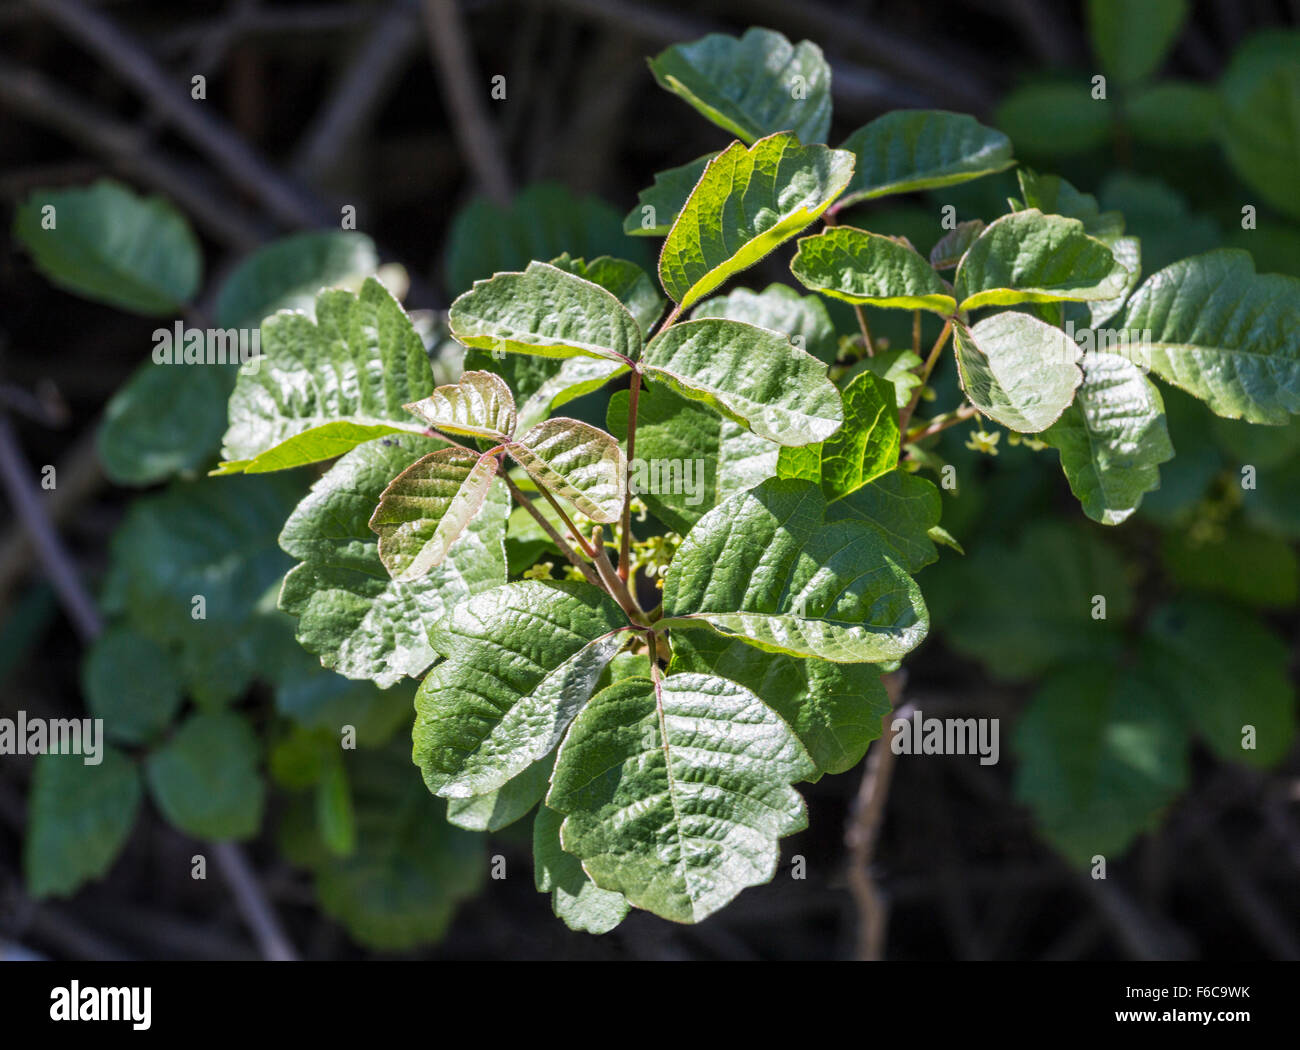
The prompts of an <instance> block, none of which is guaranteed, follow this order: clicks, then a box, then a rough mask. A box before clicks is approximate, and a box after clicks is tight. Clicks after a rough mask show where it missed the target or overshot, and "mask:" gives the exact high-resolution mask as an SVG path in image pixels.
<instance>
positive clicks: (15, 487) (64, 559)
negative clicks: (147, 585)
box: [0, 413, 296, 960]
mask: <svg viewBox="0 0 1300 1050" xmlns="http://www.w3.org/2000/svg"><path fill="white" fill-rule="evenodd" d="M0 480H3V482H4V487H5V489H6V491H7V492H8V493H9V501H10V503H11V504H12V505H13V507H14V510H15V511H16V512H17V514H18V517H19V519H20V520H21V521H22V523H23V527H24V528H25V529H26V530H27V532H28V535H30V536H31V539H32V542H33V543H34V544H35V546H36V553H37V556H38V557H39V558H40V560H41V564H42V565H44V566H45V571H46V573H47V574H48V575H49V577H50V582H51V584H52V585H53V586H54V590H55V593H57V594H58V596H59V601H60V602H61V603H62V604H63V608H64V609H65V610H66V612H67V614H68V617H69V619H71V620H72V623H73V626H74V627H75V628H76V630H77V633H78V635H80V636H81V640H82V641H83V642H87V643H89V642H91V641H93V640H94V639H95V638H96V637H97V636H98V635H99V634H100V633H101V632H102V631H103V629H104V621H103V620H102V619H101V618H100V615H99V610H98V609H97V608H96V607H95V602H94V600H93V599H92V598H91V597H90V594H89V592H87V590H86V588H85V585H84V584H83V583H82V582H81V578H80V577H79V576H78V575H77V570H76V566H74V565H73V564H72V559H71V557H70V556H69V555H68V552H67V551H66V550H64V548H63V543H62V542H61V541H60V539H59V535H58V533H57V532H56V531H55V529H54V526H53V524H52V523H51V522H50V519H49V515H48V514H47V513H46V510H45V507H44V506H42V503H41V497H40V494H39V493H38V492H37V490H36V487H35V486H34V485H33V483H32V470H31V466H30V465H29V464H28V463H27V461H26V459H25V457H24V456H23V453H22V449H21V448H20V447H19V445H18V440H17V435H15V433H14V430H13V426H12V425H11V424H10V422H9V419H8V417H7V416H5V415H4V414H3V413H0ZM212 848H213V850H214V852H215V854H216V857H217V860H218V863H220V864H221V866H222V870H223V871H224V872H225V874H226V878H227V880H228V881H229V882H230V885H231V889H232V890H233V891H234V893H235V901H236V904H237V905H238V906H239V910H240V912H241V914H242V915H243V916H244V919H245V920H246V921H247V922H248V925H249V928H250V929H251V931H252V933H253V936H254V938H255V939H256V940H257V943H258V946H259V947H260V948H261V950H262V954H263V956H264V957H265V958H267V959H278V960H282V959H294V958H296V956H295V954H294V951H293V948H292V947H291V946H290V944H289V939H288V937H287V936H286V935H285V933H284V931H283V929H282V928H281V926H280V924H279V921H278V919H277V918H276V916H275V913H274V912H273V911H272V910H271V906H270V904H268V903H267V900H266V897H265V895H264V894H263V893H262V889H261V887H260V886H259V885H258V883H257V879H256V878H255V877H254V875H253V873H252V872H251V871H250V870H249V868H248V862H247V861H246V860H245V859H244V857H243V854H242V853H241V851H240V849H239V847H238V846H236V845H234V844H233V843H228V842H223V843H214V844H213V847H212Z"/></svg>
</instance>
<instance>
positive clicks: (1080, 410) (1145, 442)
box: [1042, 353, 1174, 525]
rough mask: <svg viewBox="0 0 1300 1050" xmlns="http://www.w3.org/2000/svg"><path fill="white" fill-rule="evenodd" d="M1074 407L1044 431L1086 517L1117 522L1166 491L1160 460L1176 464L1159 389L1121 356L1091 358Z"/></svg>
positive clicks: (1084, 362)
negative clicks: (1155, 493) (1145, 497)
mask: <svg viewBox="0 0 1300 1050" xmlns="http://www.w3.org/2000/svg"><path fill="white" fill-rule="evenodd" d="M1081 364H1082V366H1083V383H1082V385H1081V386H1080V387H1079V390H1078V394H1077V395H1076V397H1075V401H1074V404H1073V405H1071V406H1070V407H1069V408H1067V409H1066V410H1065V414H1064V415H1062V416H1061V418H1060V419H1059V420H1057V421H1056V422H1055V423H1053V424H1052V425H1051V426H1050V427H1048V428H1047V430H1045V431H1044V432H1043V436H1042V440H1044V441H1046V442H1047V443H1048V444H1049V445H1051V446H1053V447H1054V448H1057V449H1059V450H1060V452H1061V468H1062V469H1063V470H1064V471H1065V476H1066V478H1067V479H1068V480H1069V482H1070V491H1071V492H1073V493H1074V494H1075V496H1077V497H1078V499H1079V502H1080V503H1081V504H1082V505H1083V512H1084V513H1085V514H1087V515H1088V517H1090V518H1091V519H1092V520H1093V521H1099V522H1101V523H1102V524H1103V525H1118V524H1119V523H1120V522H1122V521H1124V520H1125V519H1126V518H1128V516H1129V515H1130V514H1132V513H1133V512H1134V511H1135V510H1137V508H1138V505H1139V504H1140V503H1141V502H1142V496H1143V495H1144V494H1145V493H1147V492H1150V491H1151V490H1152V489H1155V488H1159V487H1160V470H1159V466H1160V464H1161V463H1164V462H1166V461H1167V460H1170V459H1173V456H1174V447H1173V445H1172V444H1170V441H1169V431H1168V429H1167V427H1166V426H1165V405H1164V401H1163V400H1162V399H1161V397H1160V391H1159V390H1157V389H1156V387H1155V384H1154V383H1152V382H1151V381H1150V380H1149V379H1147V378H1146V376H1144V375H1143V374H1142V372H1141V370H1140V369H1139V368H1138V367H1137V366H1136V365H1135V364H1133V363H1132V362H1131V361H1129V360H1128V359H1127V358H1124V357H1121V356H1120V355H1118V354H1109V353H1092V354H1086V355H1084V357H1083V359H1082V361H1081Z"/></svg>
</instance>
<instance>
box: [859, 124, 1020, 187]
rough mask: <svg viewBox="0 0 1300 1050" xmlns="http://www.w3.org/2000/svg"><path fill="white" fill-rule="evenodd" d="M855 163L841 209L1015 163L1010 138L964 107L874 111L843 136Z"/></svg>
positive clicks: (953, 182) (949, 183)
mask: <svg viewBox="0 0 1300 1050" xmlns="http://www.w3.org/2000/svg"><path fill="white" fill-rule="evenodd" d="M844 148H845V149H846V150H849V151H851V152H852V153H853V155H854V156H855V157H856V158H857V169H856V171H855V172H854V175H853V181H852V182H850V183H849V186H848V189H847V190H846V191H845V193H844V196H843V197H842V198H840V200H839V202H838V203H837V204H836V205H835V210H836V211H840V210H842V209H844V208H848V207H851V206H852V205H854V204H857V203H858V202H860V201H865V200H873V199H875V198H877V197H887V196H889V195H890V194H894V193H913V192H915V191H917V190H933V189H939V188H940V187H942V186H953V185H956V184H957V183H959V182H968V181H970V180H971V179H978V178H980V177H981V176H984V175H992V174H993V173H994V172H998V171H1005V170H1006V169H1007V168H1009V167H1011V165H1012V164H1014V163H1015V159H1014V158H1013V157H1012V155H1011V140H1010V139H1008V138H1007V137H1006V135H1004V134H1002V132H1000V131H995V130H994V129H993V128H986V127H985V126H984V125H983V124H981V123H980V122H979V121H977V120H976V119H975V118H974V117H969V116H967V115H966V114H964V113H948V112H945V111H944V110H939V109H900V110H895V111H894V112H892V113H886V114H885V115H884V116H882V117H877V118H876V119H875V120H873V121H871V123H869V124H865V125H863V126H862V127H860V128H858V130H857V131H855V132H853V134H852V135H850V136H849V137H848V138H847V139H845V140H844Z"/></svg>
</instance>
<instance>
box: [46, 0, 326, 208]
mask: <svg viewBox="0 0 1300 1050" xmlns="http://www.w3.org/2000/svg"><path fill="white" fill-rule="evenodd" d="M27 2H28V3H29V4H30V5H31V6H32V7H34V8H35V9H36V10H38V11H40V12H42V13H43V14H46V15H48V16H49V17H50V18H51V19H53V20H54V21H55V22H57V23H58V25H59V26H60V27H61V28H62V29H63V30H64V31H65V32H67V33H68V34H69V35H70V36H73V37H75V38H76V39H77V40H79V41H80V42H81V44H82V45H83V46H84V47H85V48H86V49H87V50H89V51H90V52H91V53H93V54H95V55H97V56H98V57H99V58H100V59H101V60H102V61H103V62H104V63H105V64H106V65H108V66H109V67H110V68H112V69H114V70H116V72H117V74H118V75H119V76H120V77H122V79H123V80H125V81H126V82H127V83H129V84H131V85H132V86H133V87H134V88H135V89H136V91H138V92H139V93H140V94H141V95H143V96H144V97H145V98H146V99H147V100H148V101H149V102H150V103H151V104H152V105H153V106H154V107H155V108H156V109H157V110H158V112H160V113H162V114H163V115H164V116H166V117H167V119H168V120H169V121H170V122H171V124H172V125H173V126H174V127H175V128H176V130H177V131H178V132H179V133H180V134H182V135H183V136H184V137H185V138H187V139H189V140H190V142H191V143H192V144H193V145H194V146H195V148H197V149H198V150H199V151H200V152H202V153H203V154H204V155H205V156H206V157H207V158H208V160H209V161H210V162H211V163H212V165H213V166H214V167H216V168H218V169H219V170H221V171H222V172H224V173H225V174H226V176H227V177H228V178H230V180H231V181H232V182H234V183H235V184H236V185H238V186H241V187H242V188H243V189H245V190H246V191H248V192H249V193H251V194H253V195H255V196H256V197H257V198H258V199H259V200H261V201H262V203H263V204H264V205H265V207H266V208H267V210H268V211H269V212H271V213H272V214H273V215H274V216H275V217H276V218H277V219H278V220H279V221H280V222H283V223H285V224H287V225H290V226H317V225H321V226H323V225H328V224H329V223H330V217H329V216H328V215H327V213H326V212H325V210H324V208H323V207H322V206H321V205H320V203H319V202H318V201H316V200H315V199H314V198H313V197H312V196H311V195H310V194H307V193H306V192H305V191H303V190H302V189H301V188H300V187H298V186H296V185H294V184H293V183H292V182H290V181H289V180H288V179H286V178H285V177H284V176H282V175H281V174H280V173H279V172H277V171H276V170H275V169H274V168H272V167H271V166H270V165H269V164H268V163H267V162H266V161H265V160H264V159H263V158H262V157H261V156H260V155H259V154H258V153H257V152H256V151H255V150H254V149H253V148H252V147H251V146H249V145H248V144H247V143H245V142H244V140H243V139H242V138H240V137H239V135H237V134H236V133H235V132H234V130H233V129H231V128H230V127H229V126H228V125H227V124H226V123H225V122H224V121H222V120H220V119H219V118H218V117H216V116H214V115H213V113H214V112H215V111H214V110H213V109H212V108H211V107H208V106H201V105H195V103H194V100H193V99H192V98H191V97H190V94H189V92H188V91H186V90H185V89H184V88H183V87H181V86H180V85H179V84H177V83H176V82H175V81H173V80H172V79H171V77H169V76H168V75H167V73H166V72H164V70H163V69H162V67H161V66H159V65H158V63H157V62H155V61H154V59H153V56H152V55H150V54H149V52H148V51H147V50H146V49H145V48H144V47H143V46H142V45H141V44H140V43H138V42H137V41H136V40H135V39H134V38H133V37H131V36H129V35H128V34H127V33H125V32H123V31H122V30H121V29H119V28H118V26H117V24H116V23H115V22H114V21H113V20H112V19H111V18H108V17H107V16H105V15H103V14H101V13H100V12H98V11H93V10H91V9H90V8H88V7H86V6H85V5H84V4H82V3H80V2H79V0H27Z"/></svg>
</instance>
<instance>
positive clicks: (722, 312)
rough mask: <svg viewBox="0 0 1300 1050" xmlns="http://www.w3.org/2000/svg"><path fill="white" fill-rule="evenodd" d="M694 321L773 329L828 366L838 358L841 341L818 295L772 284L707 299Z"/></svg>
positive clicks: (783, 285) (693, 315)
mask: <svg viewBox="0 0 1300 1050" xmlns="http://www.w3.org/2000/svg"><path fill="white" fill-rule="evenodd" d="M691 317H692V318H693V319H694V320H696V321H700V320H703V319H704V318H706V317H720V318H725V319H727V320H731V321H743V322H745V323H746V324H752V325H757V326H758V327H759V328H770V329H771V330H772V331H774V332H780V333H781V334H782V335H784V336H786V337H787V338H788V339H789V340H790V342H792V343H794V345H795V346H797V347H798V348H799V349H800V350H807V351H808V353H810V354H812V355H813V357H815V358H817V360H819V361H825V362H826V363H827V364H828V365H833V364H834V363H835V359H836V358H837V357H838V356H839V338H838V337H837V336H836V334H835V325H834V324H833V323H832V322H831V318H830V314H828V313H827V312H826V304H825V303H823V302H822V301H821V300H820V299H819V298H818V297H817V296H815V295H800V294H799V293H798V292H796V291H795V290H794V289H793V288H791V287H790V286H789V285H787V284H769V285H768V286H767V287H766V288H764V289H763V290H762V291H761V292H753V291H750V290H749V289H748V288H737V289H736V290H735V291H733V292H732V293H731V294H729V295H718V296H714V297H713V298H712V299H706V300H705V301H704V302H702V303H700V304H699V305H698V306H697V307H696V308H695V309H694V310H692V311H691Z"/></svg>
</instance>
